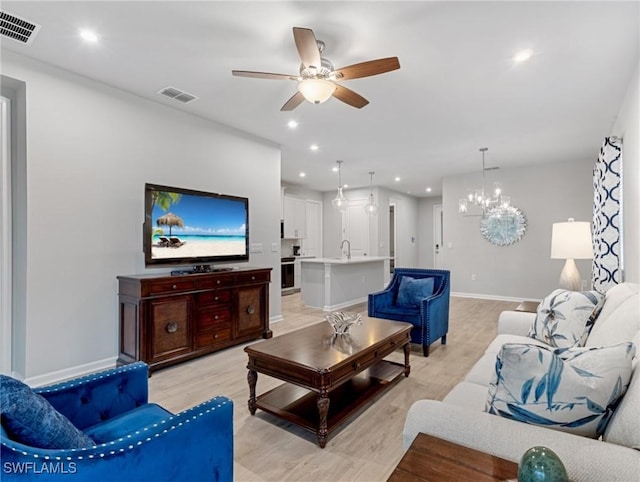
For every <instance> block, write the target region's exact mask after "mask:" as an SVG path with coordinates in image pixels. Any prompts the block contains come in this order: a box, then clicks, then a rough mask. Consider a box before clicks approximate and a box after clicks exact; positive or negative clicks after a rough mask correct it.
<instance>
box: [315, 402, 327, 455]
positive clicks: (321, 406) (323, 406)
mask: <svg viewBox="0 0 640 482" xmlns="http://www.w3.org/2000/svg"><path fill="white" fill-rule="evenodd" d="M317 404H318V413H319V414H320V424H319V426H318V445H319V446H320V448H321V449H323V448H324V447H325V445H327V436H328V431H327V415H328V414H329V397H328V396H327V392H325V391H322V392H320V394H318V400H317Z"/></svg>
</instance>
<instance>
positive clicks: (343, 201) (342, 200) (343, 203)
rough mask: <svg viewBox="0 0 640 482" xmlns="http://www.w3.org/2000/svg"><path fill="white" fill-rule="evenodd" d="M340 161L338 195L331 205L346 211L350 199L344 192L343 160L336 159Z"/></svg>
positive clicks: (338, 209)
mask: <svg viewBox="0 0 640 482" xmlns="http://www.w3.org/2000/svg"><path fill="white" fill-rule="evenodd" d="M336 162H337V163H338V195H337V196H336V197H335V199H334V200H333V201H331V205H332V206H333V208H334V209H335V210H337V211H341V212H344V211H346V210H347V208H348V207H349V199H347V197H346V196H345V195H344V193H343V192H342V162H343V161H336Z"/></svg>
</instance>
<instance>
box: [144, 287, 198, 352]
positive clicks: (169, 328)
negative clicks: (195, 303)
mask: <svg viewBox="0 0 640 482" xmlns="http://www.w3.org/2000/svg"><path fill="white" fill-rule="evenodd" d="M149 310H150V313H149V323H150V325H151V326H150V327H149V333H150V335H151V336H150V340H149V342H150V348H151V350H150V354H151V360H149V361H158V360H163V359H166V358H171V357H174V356H178V355H181V354H183V353H189V352H190V351H191V343H190V340H191V327H190V325H191V324H190V318H191V297H190V296H181V297H171V298H164V299H158V300H154V301H150V302H149Z"/></svg>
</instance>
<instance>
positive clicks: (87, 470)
mask: <svg viewBox="0 0 640 482" xmlns="http://www.w3.org/2000/svg"><path fill="white" fill-rule="evenodd" d="M147 378H148V368H147V365H146V364H144V363H141V362H139V363H133V364H131V365H127V366H123V367H119V368H115V369H110V370H106V371H102V372H98V373H95V374H92V375H88V376H85V377H82V378H78V379H75V380H71V381H67V382H63V383H59V384H56V385H51V386H48V387H41V388H36V389H33V392H35V393H37V394H39V395H42V397H44V398H45V399H46V400H47V401H48V402H49V404H50V405H52V406H53V408H54V409H55V410H52V412H53V414H54V415H55V416H56V417H59V414H58V413H56V411H57V412H59V413H61V414H62V415H64V416H65V417H66V418H67V419H68V421H70V422H71V424H72V425H73V426H75V427H76V428H77V429H79V433H80V436H81V437H84V436H85V435H88V436H89V437H91V440H92V441H93V444H92V445H90V446H88V447H85V448H75V449H68V448H55V449H52V448H38V447H35V446H33V445H25V444H22V443H19V442H17V441H15V440H13V439H14V438H15V435H13V436H11V438H10V434H12V433H14V432H12V430H15V427H13V426H12V427H11V428H9V427H10V425H9V422H8V420H7V416H8V415H7V413H6V411H7V410H9V408H10V407H9V405H11V403H13V406H14V408H15V406H16V405H18V410H19V411H20V410H22V409H24V408H26V404H23V405H25V407H21V406H20V403H21V402H20V400H25V399H29V397H30V396H33V394H27V396H26V397H25V396H24V394H20V395H19V398H18V402H17V403H16V402H7V401H6V400H7V398H6V397H5V395H7V393H6V390H5V388H6V387H9V386H13V385H16V386H19V385H22V387H23V388H26V389H28V387H26V386H25V385H24V384H21V382H18V381H15V380H14V379H11V378H9V377H3V387H2V390H3V392H5V393H3V394H2V396H3V398H2V400H3V405H5V406H3V407H2V410H3V414H2V430H1V441H2V454H1V455H2V467H1V468H0V470H1V475H0V478H1V479H2V480H3V481H4V480H21V481H24V480H37V481H38V482H44V481H52V480H56V481H60V480H64V481H67V482H70V481H73V480H82V481H85V480H86V481H100V482H108V481H120V480H127V481H154V482H162V481H232V480H233V403H232V401H231V400H230V399H228V398H226V397H222V396H218V397H215V398H212V399H211V400H208V401H207V402H204V403H201V404H199V405H196V406H195V407H193V408H190V409H188V410H185V411H183V412H181V413H179V414H176V415H174V414H172V413H171V412H169V411H167V410H165V409H164V408H162V407H160V406H159V405H157V404H154V403H149V402H148V384H147ZM28 390H30V389H28ZM36 398H37V399H39V398H38V397H37V396H36ZM42 403H43V404H44V405H46V406H47V407H48V406H49V404H47V403H46V402H45V401H42ZM62 418H64V417H62ZM66 422H67V421H66V420H65V423H66ZM72 428H73V427H72ZM74 430H75V429H74Z"/></svg>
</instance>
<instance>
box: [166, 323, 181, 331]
mask: <svg viewBox="0 0 640 482" xmlns="http://www.w3.org/2000/svg"><path fill="white" fill-rule="evenodd" d="M165 329H166V330H167V333H175V332H176V331H178V322H177V321H171V322H169V323H167V326H165Z"/></svg>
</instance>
